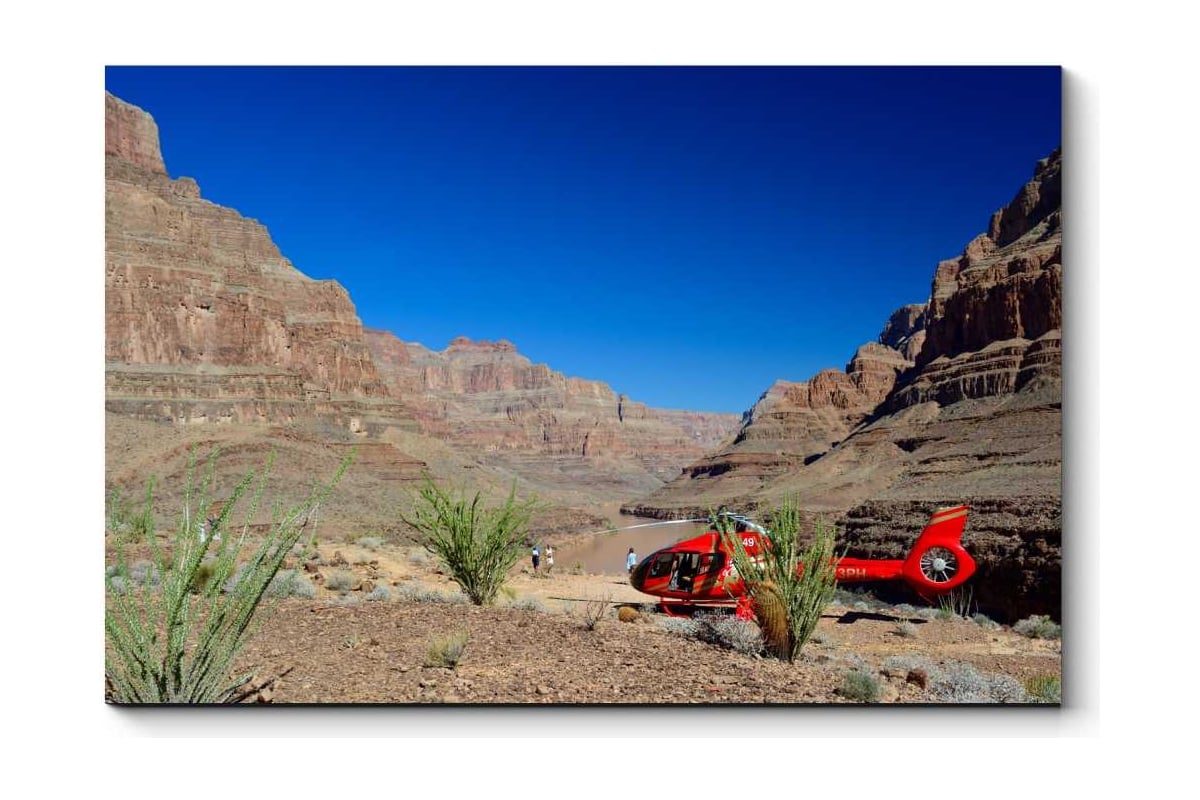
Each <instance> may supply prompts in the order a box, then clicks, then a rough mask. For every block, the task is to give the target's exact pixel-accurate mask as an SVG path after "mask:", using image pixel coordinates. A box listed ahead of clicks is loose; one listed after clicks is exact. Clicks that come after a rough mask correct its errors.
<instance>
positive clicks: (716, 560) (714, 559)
mask: <svg viewBox="0 0 1200 800" xmlns="http://www.w3.org/2000/svg"><path fill="white" fill-rule="evenodd" d="M724 564H725V554H724V553H705V554H704V555H702V556H700V567H699V568H698V569H697V570H696V574H697V575H707V574H708V573H710V572H720V570H721V567H722V566H723V565H724Z"/></svg>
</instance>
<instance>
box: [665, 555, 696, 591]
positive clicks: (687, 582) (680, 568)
mask: <svg viewBox="0 0 1200 800" xmlns="http://www.w3.org/2000/svg"><path fill="white" fill-rule="evenodd" d="M699 564H700V554H699V553H680V554H679V563H678V564H676V566H675V572H674V574H672V575H671V583H670V587H669V588H671V589H675V590H677V591H680V592H687V593H689V594H691V591H692V585H693V583H694V582H695V579H696V568H697V567H698V566H699Z"/></svg>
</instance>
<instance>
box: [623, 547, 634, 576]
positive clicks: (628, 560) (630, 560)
mask: <svg viewBox="0 0 1200 800" xmlns="http://www.w3.org/2000/svg"><path fill="white" fill-rule="evenodd" d="M636 566H637V553H635V552H633V548H632V547H631V548H629V555H627V556H625V571H626V572H633V568H634V567H636Z"/></svg>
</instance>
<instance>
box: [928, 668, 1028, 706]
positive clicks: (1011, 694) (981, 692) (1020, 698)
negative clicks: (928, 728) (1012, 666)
mask: <svg viewBox="0 0 1200 800" xmlns="http://www.w3.org/2000/svg"><path fill="white" fill-rule="evenodd" d="M928 674H929V685H928V689H927V691H928V693H929V695H930V697H931V698H932V699H933V700H935V701H938V702H942V703H1024V702H1026V700H1027V697H1026V694H1025V687H1023V686H1022V685H1021V684H1020V683H1019V682H1018V681H1017V680H1016V679H1015V678H1013V677H1011V676H1009V675H987V674H982V673H980V672H979V671H978V670H976V669H975V667H973V666H971V665H970V664H965V663H959V662H953V663H951V664H948V665H946V666H945V667H943V668H941V669H936V670H934V671H932V672H929V673H928Z"/></svg>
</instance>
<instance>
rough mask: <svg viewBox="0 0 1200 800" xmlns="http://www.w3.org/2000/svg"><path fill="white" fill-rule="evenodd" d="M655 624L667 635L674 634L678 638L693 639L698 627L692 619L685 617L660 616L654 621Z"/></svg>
mask: <svg viewBox="0 0 1200 800" xmlns="http://www.w3.org/2000/svg"><path fill="white" fill-rule="evenodd" d="M655 624H657V625H658V627H660V628H662V629H663V630H664V631H666V632H667V633H675V634H678V635H680V636H689V637H694V636H695V635H696V631H697V629H698V628H699V625H698V624H697V622H696V621H695V620H694V619H687V618H686V617H668V616H665V615H663V616H660V617H658V618H657V619H655Z"/></svg>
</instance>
